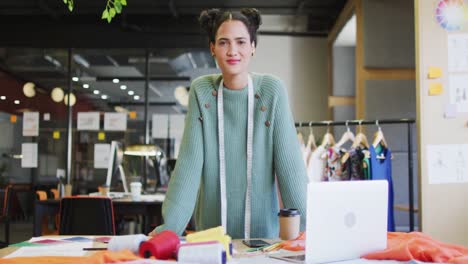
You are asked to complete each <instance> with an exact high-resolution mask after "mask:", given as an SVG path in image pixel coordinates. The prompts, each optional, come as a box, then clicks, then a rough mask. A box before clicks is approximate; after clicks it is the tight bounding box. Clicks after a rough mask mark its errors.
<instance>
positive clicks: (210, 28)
mask: <svg viewBox="0 0 468 264" xmlns="http://www.w3.org/2000/svg"><path fill="white" fill-rule="evenodd" d="M230 19H232V20H238V21H241V22H242V23H244V25H245V27H246V28H247V31H248V32H249V36H250V41H251V42H253V43H254V44H255V46H257V43H258V42H257V30H258V28H259V27H260V25H261V24H262V18H261V16H260V12H259V11H258V10H257V9H255V8H242V9H241V10H240V12H239V11H221V10H219V9H208V10H203V11H202V12H201V13H200V17H199V19H198V21H199V22H200V26H201V28H202V29H203V30H205V31H206V33H207V34H208V38H209V41H210V43H215V41H216V33H217V32H218V28H219V27H220V26H221V24H223V23H224V22H225V21H226V20H230Z"/></svg>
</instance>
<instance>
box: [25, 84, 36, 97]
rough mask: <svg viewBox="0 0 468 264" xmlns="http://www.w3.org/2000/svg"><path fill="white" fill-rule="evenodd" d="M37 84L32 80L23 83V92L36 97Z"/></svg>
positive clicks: (27, 95)
mask: <svg viewBox="0 0 468 264" xmlns="http://www.w3.org/2000/svg"><path fill="white" fill-rule="evenodd" d="M34 87H36V85H35V84H34V83H32V82H27V83H25V84H24V85H23V93H24V95H25V96H26V97H34V96H35V95H36V90H34Z"/></svg>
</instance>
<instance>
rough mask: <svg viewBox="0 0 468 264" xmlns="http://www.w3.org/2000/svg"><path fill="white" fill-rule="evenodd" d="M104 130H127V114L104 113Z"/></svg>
mask: <svg viewBox="0 0 468 264" xmlns="http://www.w3.org/2000/svg"><path fill="white" fill-rule="evenodd" d="M104 130H108V131H125V130H127V113H104Z"/></svg>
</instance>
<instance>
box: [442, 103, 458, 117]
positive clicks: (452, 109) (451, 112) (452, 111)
mask: <svg viewBox="0 0 468 264" xmlns="http://www.w3.org/2000/svg"><path fill="white" fill-rule="evenodd" d="M457 108H458V107H457V105H456V104H448V105H446V106H445V109H444V117H445V118H455V117H457V112H458V110H457Z"/></svg>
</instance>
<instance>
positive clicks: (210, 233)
mask: <svg viewBox="0 0 468 264" xmlns="http://www.w3.org/2000/svg"><path fill="white" fill-rule="evenodd" d="M224 234H226V232H225V231H224V228H223V227H222V226H218V227H213V228H210V229H206V230H203V231H199V232H196V233H193V234H189V235H187V238H186V240H187V242H189V243H191V242H199V241H200V240H204V239H206V238H207V237H216V238H217V237H222V236H224ZM212 240H213V239H212ZM204 241H206V240H204Z"/></svg>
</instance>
